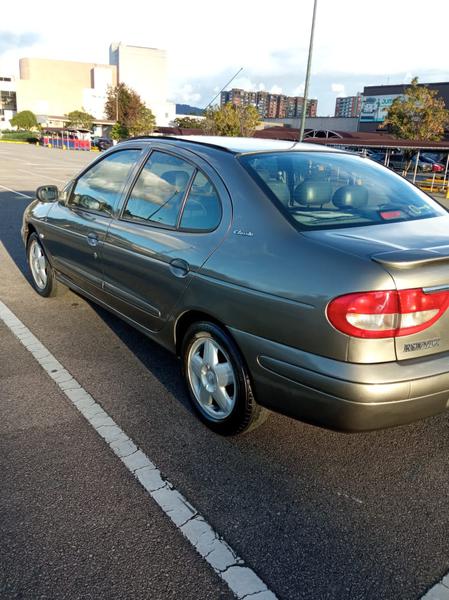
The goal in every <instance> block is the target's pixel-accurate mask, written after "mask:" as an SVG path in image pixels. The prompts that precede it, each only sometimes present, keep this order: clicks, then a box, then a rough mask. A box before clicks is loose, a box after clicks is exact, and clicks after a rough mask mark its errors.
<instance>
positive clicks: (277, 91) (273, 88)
mask: <svg viewBox="0 0 449 600" xmlns="http://www.w3.org/2000/svg"><path fill="white" fill-rule="evenodd" d="M270 94H282V88H281V87H279V86H278V85H272V86H271V88H270Z"/></svg>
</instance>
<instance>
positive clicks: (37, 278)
mask: <svg viewBox="0 0 449 600" xmlns="http://www.w3.org/2000/svg"><path fill="white" fill-rule="evenodd" d="M27 258H28V264H29V266H30V271H31V276H32V280H33V286H34V289H35V290H36V292H37V293H38V294H40V295H41V296H44V297H45V298H47V297H49V296H55V295H56V294H57V293H58V292H59V291H60V290H61V289H62V287H63V286H58V283H57V281H56V279H55V276H54V273H53V269H52V267H51V265H50V263H49V262H48V259H47V256H46V255H45V252H44V249H43V247H42V244H41V242H40V240H39V237H38V235H37V234H36V233H32V234H31V235H30V237H29V238H28V244H27Z"/></svg>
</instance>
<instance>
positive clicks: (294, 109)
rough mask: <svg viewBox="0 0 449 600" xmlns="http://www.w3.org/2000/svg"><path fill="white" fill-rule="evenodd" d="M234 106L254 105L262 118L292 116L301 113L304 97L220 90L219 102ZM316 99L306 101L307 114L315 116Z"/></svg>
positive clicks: (297, 115) (234, 89)
mask: <svg viewBox="0 0 449 600" xmlns="http://www.w3.org/2000/svg"><path fill="white" fill-rule="evenodd" d="M229 102H230V103H231V104H233V105H234V106H255V107H256V108H257V110H258V112H259V115H260V116H261V117H262V118H263V119H282V118H285V117H289V118H294V117H300V116H301V115H302V111H303V107H304V98H302V97H301V96H285V95H283V94H270V93H269V92H264V91H260V92H249V91H247V90H241V89H237V88H233V89H232V90H229V91H225V92H221V97H220V104H221V106H224V105H225V104H228V103H229ZM317 107H318V100H316V99H311V100H308V101H307V116H309V117H316V113H317Z"/></svg>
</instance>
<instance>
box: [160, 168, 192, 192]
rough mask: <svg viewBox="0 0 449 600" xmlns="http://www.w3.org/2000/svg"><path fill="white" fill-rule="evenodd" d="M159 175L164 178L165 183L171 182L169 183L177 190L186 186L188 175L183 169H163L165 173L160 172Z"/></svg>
mask: <svg viewBox="0 0 449 600" xmlns="http://www.w3.org/2000/svg"><path fill="white" fill-rule="evenodd" d="M161 177H162V179H165V181H166V182H167V183H171V185H174V186H175V187H176V188H177V191H178V192H179V191H180V190H183V189H184V188H185V187H186V185H187V183H188V181H189V179H190V175H189V174H188V173H186V172H185V171H175V170H173V171H165V173H162V175H161Z"/></svg>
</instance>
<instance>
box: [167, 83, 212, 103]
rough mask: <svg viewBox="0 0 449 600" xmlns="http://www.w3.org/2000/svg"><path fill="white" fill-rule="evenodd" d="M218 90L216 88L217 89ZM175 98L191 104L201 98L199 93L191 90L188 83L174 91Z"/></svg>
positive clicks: (180, 101)
mask: <svg viewBox="0 0 449 600" xmlns="http://www.w3.org/2000/svg"><path fill="white" fill-rule="evenodd" d="M217 91H218V90H217ZM174 97H175V100H176V101H177V102H179V103H182V104H193V105H195V104H196V103H197V102H199V101H200V100H201V94H200V93H199V92H194V91H193V86H192V85H190V83H185V84H184V85H183V86H182V87H181V88H179V89H178V90H177V91H175V93H174Z"/></svg>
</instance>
